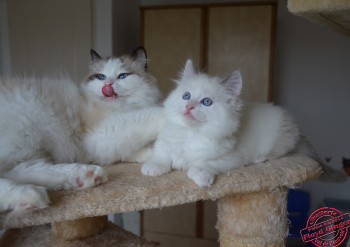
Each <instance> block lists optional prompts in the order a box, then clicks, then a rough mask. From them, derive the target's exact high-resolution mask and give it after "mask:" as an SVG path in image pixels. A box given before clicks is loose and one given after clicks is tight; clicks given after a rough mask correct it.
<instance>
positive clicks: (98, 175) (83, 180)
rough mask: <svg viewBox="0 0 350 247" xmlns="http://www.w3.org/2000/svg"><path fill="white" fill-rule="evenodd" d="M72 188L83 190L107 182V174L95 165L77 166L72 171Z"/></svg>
mask: <svg viewBox="0 0 350 247" xmlns="http://www.w3.org/2000/svg"><path fill="white" fill-rule="evenodd" d="M72 179H73V182H74V183H73V184H74V185H73V188H77V189H85V188H90V187H94V186H96V185H99V184H102V183H105V182H107V181H108V178H107V172H106V171H105V170H104V169H103V168H102V167H100V166H96V165H79V167H78V168H77V169H76V170H75V171H74V176H73V177H72Z"/></svg>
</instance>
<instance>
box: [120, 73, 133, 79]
mask: <svg viewBox="0 0 350 247" xmlns="http://www.w3.org/2000/svg"><path fill="white" fill-rule="evenodd" d="M129 75H131V73H121V74H119V75H118V79H120V80H123V79H125V78H126V77H128V76H129Z"/></svg>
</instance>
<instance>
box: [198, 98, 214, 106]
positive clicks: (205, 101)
mask: <svg viewBox="0 0 350 247" xmlns="http://www.w3.org/2000/svg"><path fill="white" fill-rule="evenodd" d="M201 103H202V104H203V105H205V106H211V105H212V104H213V101H212V100H211V98H204V99H202V101H201Z"/></svg>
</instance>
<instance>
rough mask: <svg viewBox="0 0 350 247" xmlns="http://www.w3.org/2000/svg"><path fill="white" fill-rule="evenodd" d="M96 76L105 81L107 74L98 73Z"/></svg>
mask: <svg viewBox="0 0 350 247" xmlns="http://www.w3.org/2000/svg"><path fill="white" fill-rule="evenodd" d="M95 78H96V79H98V80H100V81H104V80H106V78H107V76H105V75H104V74H96V75H95Z"/></svg>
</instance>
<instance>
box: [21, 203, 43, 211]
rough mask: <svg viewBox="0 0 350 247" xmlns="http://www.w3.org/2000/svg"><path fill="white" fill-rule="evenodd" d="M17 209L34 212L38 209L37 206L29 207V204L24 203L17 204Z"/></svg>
mask: <svg viewBox="0 0 350 247" xmlns="http://www.w3.org/2000/svg"><path fill="white" fill-rule="evenodd" d="M19 207H20V208H23V209H27V210H36V209H38V207H37V206H35V205H31V204H29V203H26V202H22V203H20V204H19Z"/></svg>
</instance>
